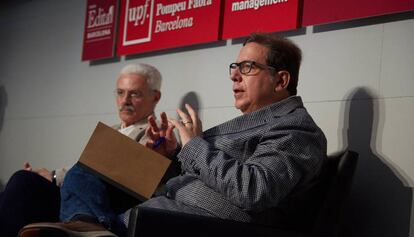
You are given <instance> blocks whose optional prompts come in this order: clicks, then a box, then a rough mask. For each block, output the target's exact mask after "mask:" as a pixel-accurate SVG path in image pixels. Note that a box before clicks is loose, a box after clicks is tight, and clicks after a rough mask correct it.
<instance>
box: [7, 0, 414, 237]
mask: <svg viewBox="0 0 414 237" xmlns="http://www.w3.org/2000/svg"><path fill="white" fill-rule="evenodd" d="M85 6H86V3H85V1H82V0H72V1H63V0H37V1H18V2H14V3H13V4H9V5H4V6H2V8H1V9H0V52H1V53H2V54H1V56H0V184H1V185H4V184H5V183H6V182H7V180H8V178H9V177H10V175H11V174H12V173H13V172H14V171H16V170H17V169H20V168H21V167H22V164H23V162H24V161H30V162H31V163H32V164H33V166H35V167H46V168H49V169H53V168H56V167H62V166H69V165H71V164H73V163H74V162H75V161H76V160H77V159H78V158H79V155H80V153H81V151H82V149H83V147H84V146H85V144H86V142H87V140H88V138H89V136H90V134H91V132H92V130H93V129H94V127H95V125H96V123H97V121H103V122H105V123H107V124H114V123H116V122H118V119H117V115H116V107H115V102H114V97H113V94H112V91H113V89H114V86H115V79H116V76H117V73H118V72H119V70H120V68H121V67H122V66H123V65H124V64H126V63H130V62H145V63H150V64H153V65H155V66H157V67H158V68H159V69H160V71H161V73H162V74H163V76H164V81H163V90H162V92H163V94H162V99H161V102H160V104H159V106H158V109H157V112H160V111H166V112H167V113H168V114H170V115H171V116H176V115H175V112H174V111H175V108H177V107H180V106H181V104H182V103H183V101H192V102H193V103H196V104H197V107H198V109H199V112H200V114H201V118H202V121H203V125H204V128H209V127H212V126H214V125H216V124H218V123H220V122H223V121H226V120H228V119H230V118H233V117H235V116H237V115H239V114H240V113H239V112H238V111H236V110H235V109H234V108H233V97H232V92H231V81H230V80H229V79H228V69H227V68H228V64H229V63H230V62H233V61H234V60H235V58H236V57H237V54H238V50H239V49H240V47H241V45H240V42H241V41H240V40H234V41H232V40H228V41H220V42H215V43H211V44H206V45H201V46H191V47H185V48H180V49H173V50H164V51H161V52H155V53H147V54H143V55H135V56H128V57H121V58H115V59H111V60H102V61H96V62H81V60H80V58H81V50H82V37H83V36H82V33H83V24H84V17H85V16H84V14H85ZM413 29H414V12H408V13H401V14H394V15H389V16H383V17H375V18H370V19H363V20H355V21H350V22H345V23H337V24H330V25H324V26H314V27H307V28H304V29H300V30H297V31H291V32H285V33H284V34H285V35H286V36H288V37H289V38H291V39H292V40H293V41H295V42H296V43H297V44H298V45H299V46H300V47H301V48H302V49H303V52H304V61H303V66H302V69H301V74H300V78H301V79H300V83H299V94H300V95H302V97H303V99H304V102H305V105H306V106H307V108H308V110H309V112H310V113H311V114H312V115H313V116H314V118H315V120H316V122H317V123H318V124H319V125H320V127H321V128H322V129H323V130H324V132H325V133H326V135H327V138H328V149H329V153H333V152H335V151H338V150H342V149H345V148H350V149H353V150H356V151H357V152H359V153H360V155H361V157H360V161H359V164H358V168H357V172H356V176H355V181H354V185H353V189H352V192H351V197H350V200H349V202H348V203H347V209H346V212H345V220H344V226H343V228H344V229H343V236H390V237H391V236H393V237H395V236H398V237H400V236H401V237H403V236H404V237H405V236H409V235H410V234H409V233H410V226H411V229H412V230H411V236H414V222H413V221H411V223H410V220H411V219H413V218H410V216H411V215H412V212H411V205H412V198H411V196H412V190H411V188H412V187H413V186H414V161H413V160H414V159H412V152H411V150H412V149H411V148H412V147H414V142H413V139H412V136H413V135H414V126H413V125H412V121H414V111H413V108H414V78H413V77H414V44H413V42H414V30H413ZM1 185H0V188H1Z"/></svg>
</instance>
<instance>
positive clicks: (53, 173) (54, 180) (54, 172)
mask: <svg viewBox="0 0 414 237" xmlns="http://www.w3.org/2000/svg"><path fill="white" fill-rule="evenodd" d="M52 183H53V184H54V185H56V170H52Z"/></svg>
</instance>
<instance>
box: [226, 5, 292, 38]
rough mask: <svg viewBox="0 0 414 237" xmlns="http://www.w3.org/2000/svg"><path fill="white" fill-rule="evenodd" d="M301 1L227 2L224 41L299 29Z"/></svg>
mask: <svg viewBox="0 0 414 237" xmlns="http://www.w3.org/2000/svg"><path fill="white" fill-rule="evenodd" d="M298 11H299V0H247V1H242V0H226V3H225V6H224V24H223V39H228V38H237V37H242V36H247V35H249V34H250V33H252V32H275V31H285V30H292V29H296V28H297V27H298Z"/></svg>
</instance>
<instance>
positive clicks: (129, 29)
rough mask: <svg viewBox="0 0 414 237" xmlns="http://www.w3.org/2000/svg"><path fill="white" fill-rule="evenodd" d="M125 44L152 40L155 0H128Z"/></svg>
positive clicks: (125, 20) (126, 5)
mask: <svg viewBox="0 0 414 237" xmlns="http://www.w3.org/2000/svg"><path fill="white" fill-rule="evenodd" d="M125 7H126V9H125V19H124V37H123V38H124V40H123V45H124V46H127V45H133V44H139V43H144V42H148V41H151V33H152V32H151V29H152V19H153V10H154V0H126V4H125Z"/></svg>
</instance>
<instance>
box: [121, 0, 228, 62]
mask: <svg viewBox="0 0 414 237" xmlns="http://www.w3.org/2000/svg"><path fill="white" fill-rule="evenodd" d="M220 8H221V0H122V4H121V18H120V24H119V37H118V50H117V51H118V55H127V54H135V53H142V52H148V51H155V50H160V49H167V48H173V47H180V46H187V45H193V44H200V43H207V42H212V41H216V40H218V38H219V23H220Z"/></svg>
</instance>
